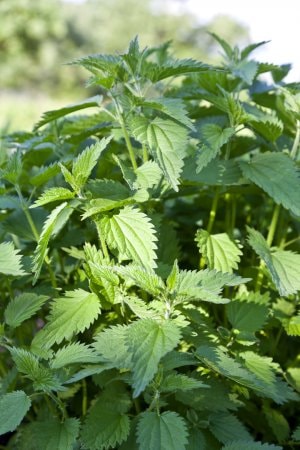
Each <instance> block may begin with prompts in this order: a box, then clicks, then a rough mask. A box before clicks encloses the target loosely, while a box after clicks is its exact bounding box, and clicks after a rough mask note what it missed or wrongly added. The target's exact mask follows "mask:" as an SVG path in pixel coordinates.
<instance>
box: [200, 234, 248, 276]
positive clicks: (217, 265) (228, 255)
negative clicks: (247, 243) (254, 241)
mask: <svg viewBox="0 0 300 450" xmlns="http://www.w3.org/2000/svg"><path fill="white" fill-rule="evenodd" d="M196 241H197V244H198V246H199V249H200V252H201V253H202V254H203V256H204V258H205V260H206V261H207V265H208V267H209V268H210V269H216V270H219V271H221V272H229V273H232V270H233V269H237V268H238V263H239V262H240V255H242V252H241V250H240V249H239V247H238V245H237V244H236V243H235V242H233V241H232V240H231V239H230V237H229V236H228V234H226V233H219V234H209V233H208V232H207V231H206V230H199V231H198V232H197V235H196Z"/></svg>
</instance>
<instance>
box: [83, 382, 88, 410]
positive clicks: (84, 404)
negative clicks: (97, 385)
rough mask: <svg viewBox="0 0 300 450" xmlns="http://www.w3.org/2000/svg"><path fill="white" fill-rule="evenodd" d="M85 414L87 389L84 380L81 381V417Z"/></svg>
mask: <svg viewBox="0 0 300 450" xmlns="http://www.w3.org/2000/svg"><path fill="white" fill-rule="evenodd" d="M86 413H87V387H86V380H82V415H83V416H85V415H86Z"/></svg>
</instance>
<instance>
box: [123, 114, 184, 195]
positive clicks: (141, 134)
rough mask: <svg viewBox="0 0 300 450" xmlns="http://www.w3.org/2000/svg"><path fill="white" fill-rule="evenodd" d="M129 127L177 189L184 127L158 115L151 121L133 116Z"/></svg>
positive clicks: (182, 157)
mask: <svg viewBox="0 0 300 450" xmlns="http://www.w3.org/2000/svg"><path fill="white" fill-rule="evenodd" d="M130 128H131V131H132V134H133V136H134V137H135V138H136V139H137V140H138V141H140V142H142V143H143V144H147V145H148V146H149V148H150V151H151V153H152V154H153V157H154V159H155V161H156V162H157V164H158V165H159V167H160V168H161V170H162V172H163V173H164V175H165V177H166V179H167V180H168V182H169V183H170V184H171V186H172V187H173V189H174V190H175V191H178V187H177V186H178V184H179V176H180V174H181V171H182V167H183V164H184V163H183V159H184V157H185V156H186V146H187V130H186V128H185V127H182V126H181V125H179V124H178V123H176V122H174V121H172V120H168V119H166V120H165V119H161V118H159V117H156V118H155V119H154V120H152V121H149V120H148V119H146V118H145V117H135V118H133V119H132V120H131V123H130Z"/></svg>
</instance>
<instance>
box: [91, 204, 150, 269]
mask: <svg viewBox="0 0 300 450" xmlns="http://www.w3.org/2000/svg"><path fill="white" fill-rule="evenodd" d="M99 228H100V233H101V234H102V233H103V236H105V239H106V241H107V244H108V246H109V247H111V248H113V249H116V250H117V251H118V258H119V260H120V261H123V260H126V259H133V260H134V261H136V262H139V263H141V264H142V265H144V266H145V267H156V263H155V259H156V254H155V250H156V248H157V246H156V241H157V237H156V235H155V229H154V227H153V225H152V223H151V221H150V219H149V217H147V216H146V214H144V213H142V212H141V211H139V210H138V209H136V208H132V207H130V206H125V207H124V208H123V209H121V211H120V212H119V214H115V215H113V216H112V217H110V218H109V217H105V218H103V219H101V220H100V221H99Z"/></svg>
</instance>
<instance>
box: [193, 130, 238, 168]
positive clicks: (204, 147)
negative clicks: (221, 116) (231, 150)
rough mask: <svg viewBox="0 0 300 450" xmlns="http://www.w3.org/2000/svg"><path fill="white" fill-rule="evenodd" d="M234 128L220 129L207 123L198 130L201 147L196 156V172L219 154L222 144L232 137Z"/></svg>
mask: <svg viewBox="0 0 300 450" xmlns="http://www.w3.org/2000/svg"><path fill="white" fill-rule="evenodd" d="M234 133H235V129H234V128H224V129H222V128H221V127H220V126H219V125H217V124H214V123H208V124H205V125H203V126H202V127H201V129H200V139H201V142H202V144H201V147H200V151H199V153H198V155H197V172H201V170H202V169H203V168H204V167H205V166H207V164H208V163H209V162H210V161H211V160H212V159H214V158H215V157H216V156H217V155H218V154H219V152H220V150H221V148H222V147H223V145H224V144H227V142H228V141H229V139H230V138H231V137H232V136H233V135H234Z"/></svg>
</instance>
